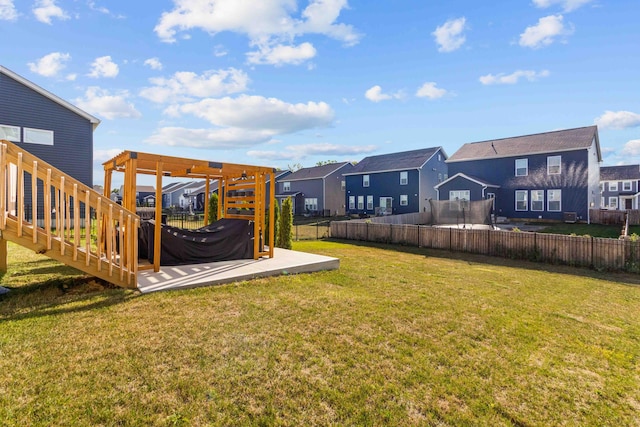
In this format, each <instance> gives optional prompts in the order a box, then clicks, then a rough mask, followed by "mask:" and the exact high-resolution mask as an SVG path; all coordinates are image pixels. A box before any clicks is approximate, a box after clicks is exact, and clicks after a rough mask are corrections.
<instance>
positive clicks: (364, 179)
mask: <svg viewBox="0 0 640 427" xmlns="http://www.w3.org/2000/svg"><path fill="white" fill-rule="evenodd" d="M362 186H363V187H368V186H369V175H362Z"/></svg>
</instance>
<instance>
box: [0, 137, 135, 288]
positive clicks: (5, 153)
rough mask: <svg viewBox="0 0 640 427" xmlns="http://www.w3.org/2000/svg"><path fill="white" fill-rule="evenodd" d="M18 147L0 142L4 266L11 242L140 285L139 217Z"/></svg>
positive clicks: (118, 281) (0, 230) (123, 282)
mask: <svg viewBox="0 0 640 427" xmlns="http://www.w3.org/2000/svg"><path fill="white" fill-rule="evenodd" d="M109 192H110V190H109V189H108V188H106V189H105V193H106V194H107V195H102V194H100V193H98V192H96V191H94V190H93V189H92V188H89V187H88V186H86V185H84V184H82V183H81V182H79V181H77V180H76V179H74V178H72V177H70V176H69V175H67V174H65V173H64V172H62V171H60V170H59V169H56V168H55V167H53V166H51V165H49V164H47V163H46V162H44V161H42V160H41V159H39V158H38V157H36V156H34V155H32V154H31V153H29V152H27V151H25V150H23V149H22V148H20V147H18V146H17V145H15V144H13V143H11V142H9V141H6V140H0V233H1V238H0V265H4V266H6V255H7V253H6V248H7V246H6V241H12V242H15V243H17V244H19V245H22V246H24V247H26V248H29V249H32V250H34V251H36V252H37V253H40V254H43V255H46V256H48V257H50V258H53V259H55V260H58V261H60V262H62V263H64V264H67V265H69V266H72V267H74V268H77V269H78V270H81V271H83V272H85V273H87V274H90V275H93V276H96V277H98V278H100V279H103V280H106V281H108V282H110V283H113V284H114V285H117V286H120V287H125V288H134V289H136V288H137V272H138V227H139V225H140V218H139V217H138V216H137V215H136V214H135V212H131V211H129V210H127V209H125V208H123V207H122V206H120V205H118V204H117V203H115V202H113V201H111V199H110V198H109V197H108V194H109Z"/></svg>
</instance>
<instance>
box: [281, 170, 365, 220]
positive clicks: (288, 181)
mask: <svg viewBox="0 0 640 427" xmlns="http://www.w3.org/2000/svg"><path fill="white" fill-rule="evenodd" d="M351 169H353V164H351V163H350V162H341V163H329V164H326V165H322V166H314V167H310V168H302V169H300V170H297V171H295V172H293V173H291V174H289V175H281V178H279V179H278V180H277V181H276V183H277V185H276V199H277V200H278V203H279V204H280V205H282V201H283V200H284V199H286V198H287V197H291V200H292V202H293V214H294V215H321V216H332V215H344V214H345V207H344V197H345V196H344V195H345V187H344V178H343V177H342V175H343V174H344V173H346V172H349V171H351Z"/></svg>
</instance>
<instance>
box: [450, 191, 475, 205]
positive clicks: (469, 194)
mask: <svg viewBox="0 0 640 427" xmlns="http://www.w3.org/2000/svg"><path fill="white" fill-rule="evenodd" d="M454 193H466V194H467V197H466V198H464V197H457V198H452V196H453V194H454ZM469 200H471V190H449V201H452V202H456V201H457V202H461V201H467V202H468V201H469Z"/></svg>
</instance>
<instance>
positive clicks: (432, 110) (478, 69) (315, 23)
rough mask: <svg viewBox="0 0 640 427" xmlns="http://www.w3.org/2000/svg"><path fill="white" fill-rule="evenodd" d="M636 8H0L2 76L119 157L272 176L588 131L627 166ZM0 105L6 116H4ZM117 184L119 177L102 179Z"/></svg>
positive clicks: (636, 55) (77, 4) (639, 95)
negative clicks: (53, 98)
mask: <svg viewBox="0 0 640 427" xmlns="http://www.w3.org/2000/svg"><path fill="white" fill-rule="evenodd" d="M638 10H639V9H638V3H637V0H523V1H517V0H512V1H502V2H497V1H496V2H482V1H476V0H449V1H446V2H441V1H426V0H376V1H371V0H349V1H347V0H301V1H296V0H260V1H257V0H155V1H152V2H147V1H144V2H143V1H119V0H110V1H106V0H92V1H89V0H0V40H2V43H0V65H3V66H5V67H7V68H9V69H10V70H12V71H14V72H16V73H18V74H20V75H22V76H23V77H25V78H27V79H29V80H31V81H32V82H34V83H36V84H38V85H40V86H42V87H43V88H45V89H47V90H49V91H51V92H52V93H54V94H56V95H57V96H59V97H61V98H63V99H65V100H67V101H69V102H71V103H73V104H74V105H77V106H78V107H80V108H82V109H83V110H85V111H87V112H89V113H91V114H93V115H95V116H96V117H98V118H100V119H101V120H102V123H101V124H100V126H99V127H98V128H97V130H96V131H95V134H94V163H95V164H94V170H95V172H94V181H95V183H97V184H99V183H101V182H102V181H103V172H102V166H101V163H102V162H103V161H105V160H107V159H109V158H111V157H113V156H114V155H116V154H117V153H119V152H120V151H122V150H125V149H128V150H137V151H144V152H150V153H158V154H167V155H174V156H181V157H190V158H198V159H207V160H211V161H222V162H233V163H247V164H256V165H261V166H273V167H280V168H286V167H287V166H288V165H293V164H301V165H303V166H313V165H315V163H316V162H318V161H324V160H336V161H343V160H353V161H358V160H360V159H362V158H363V157H366V156H368V155H375V154H384V153H390V152H397V151H405V150H412V149H418V148H427V147H434V146H442V147H444V149H445V151H446V152H447V153H448V154H449V155H451V154H453V153H454V152H455V151H456V150H457V149H458V148H459V147H460V146H461V145H462V144H464V143H467V142H473V141H482V140H487V139H494V138H504V137H510V136H517V135H526V134H531V133H539V132H545V131H550V130H555V129H566V128H573V127H581V126H589V125H592V124H597V125H598V127H599V132H600V142H601V146H602V149H603V154H604V156H605V157H604V162H603V165H616V164H633V163H640V78H639V75H640V74H639V72H640V71H639V70H640V26H639V25H638V20H637V16H638V13H637V12H638ZM4 103H5V104H4V105H6V100H4ZM114 178H115V179H116V180H117V176H114Z"/></svg>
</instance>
